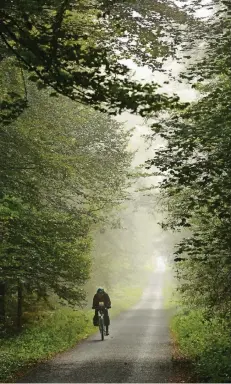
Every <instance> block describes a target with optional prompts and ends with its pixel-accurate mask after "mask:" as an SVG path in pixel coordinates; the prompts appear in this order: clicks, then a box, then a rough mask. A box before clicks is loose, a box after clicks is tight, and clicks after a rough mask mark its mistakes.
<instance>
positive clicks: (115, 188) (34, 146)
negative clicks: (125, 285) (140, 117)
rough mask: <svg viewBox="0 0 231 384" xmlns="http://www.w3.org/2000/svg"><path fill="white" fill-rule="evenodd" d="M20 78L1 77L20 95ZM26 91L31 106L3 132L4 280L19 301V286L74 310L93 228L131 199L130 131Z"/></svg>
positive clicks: (0, 212) (0, 272)
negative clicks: (52, 295)
mask: <svg viewBox="0 0 231 384" xmlns="http://www.w3.org/2000/svg"><path fill="white" fill-rule="evenodd" d="M10 62H11V61H10ZM3 67H5V62H4V66H3ZM11 73H14V74H15V80H14V81H12V83H10V84H8V76H9V74H11ZM17 73H18V72H17V69H15V67H13V68H9V72H8V70H7V71H6V72H5V73H2V78H1V80H2V84H3V92H4V91H5V90H7V89H10V90H11V89H13V90H14V89H15V88H17V86H18V89H19V90H20V89H21V88H20V86H21V77H20V76H19V77H18V76H17ZM25 85H26V89H27V100H28V101H27V103H28V108H27V109H26V110H24V111H23V113H21V115H20V116H18V118H17V119H14V120H12V121H9V122H8V123H7V124H3V125H1V126H0V130H1V135H2V138H3V139H2V141H1V144H0V148H1V154H0V161H1V164H2V168H1V171H0V173H1V181H0V223H1V224H0V225H1V248H0V280H1V281H4V282H5V283H7V284H8V285H9V287H8V292H9V293H10V294H12V295H13V290H15V293H16V287H17V285H18V282H19V281H20V282H21V283H23V286H24V295H25V296H27V295H30V294H31V293H37V295H38V296H43V297H44V296H46V295H47V294H50V293H52V292H53V293H55V294H57V295H58V296H59V297H60V298H61V299H62V300H65V301H68V302H69V303H70V304H72V305H74V304H76V303H80V302H81V303H82V302H83V299H84V297H85V293H84V285H85V283H86V280H87V279H88V278H89V270H90V263H91V260H90V249H91V241H92V240H91V230H92V228H93V226H95V225H96V224H97V223H99V222H102V221H104V222H106V221H107V220H108V215H109V213H110V211H111V209H112V208H113V207H116V206H117V205H118V204H120V202H121V201H122V200H123V199H124V198H125V189H126V185H127V177H126V175H127V171H128V169H129V166H130V160H131V154H128V152H127V150H126V147H127V142H128V138H129V132H123V131H122V129H121V127H120V126H119V125H118V124H117V123H116V122H115V121H113V120H111V119H110V118H109V117H108V116H105V115H103V114H102V113H100V112H96V111H94V110H92V109H90V108H89V107H83V106H81V105H78V104H76V103H75V102H72V101H71V100H69V99H67V98H65V97H63V96H60V97H59V99H57V100H56V101H55V103H54V100H53V98H50V97H49V92H48V91H47V90H43V91H38V90H37V89H36V87H35V86H34V85H32V84H30V83H28V82H27V80H26V78H25ZM12 300H13V299H12Z"/></svg>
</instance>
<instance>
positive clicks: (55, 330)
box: [0, 286, 142, 382]
mask: <svg viewBox="0 0 231 384" xmlns="http://www.w3.org/2000/svg"><path fill="white" fill-rule="evenodd" d="M141 294H142V288H141V287H139V286H137V287H133V288H125V287H120V288H119V289H118V288H117V290H116V291H115V292H114V293H113V292H112V295H111V297H112V303H113V307H112V309H111V311H110V314H111V317H114V316H116V315H117V314H119V313H120V312H122V311H123V310H126V309H128V308H130V307H132V306H133V305H135V304H136V302H137V301H138V300H139V298H140V297H141ZM92 317H93V312H92V310H78V311H74V310H72V309H70V308H60V309H58V310H56V311H50V312H46V313H45V314H44V318H43V319H42V320H39V321H38V322H37V323H33V325H31V326H29V327H28V328H26V329H24V330H23V331H22V332H21V333H20V334H19V335H14V336H11V337H7V338H3V339H0V342H1V350H0V361H1V364H0V382H12V381H13V380H14V379H15V378H16V377H18V376H20V375H23V373H24V372H25V370H26V369H27V368H28V367H30V366H32V365H33V364H36V363H38V362H40V361H43V360H46V359H49V358H51V357H52V356H54V355H55V354H57V353H59V352H63V351H65V350H67V349H69V348H71V347H73V346H74V345H75V344H76V343H78V342H79V341H80V340H83V339H85V338H86V337H88V336H89V335H91V334H93V333H94V332H96V331H98V329H96V328H95V327H94V326H93V325H92Z"/></svg>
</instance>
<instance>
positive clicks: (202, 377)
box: [171, 310, 231, 383]
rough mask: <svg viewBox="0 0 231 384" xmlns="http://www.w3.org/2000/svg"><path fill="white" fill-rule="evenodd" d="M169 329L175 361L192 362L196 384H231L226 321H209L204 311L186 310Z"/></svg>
mask: <svg viewBox="0 0 231 384" xmlns="http://www.w3.org/2000/svg"><path fill="white" fill-rule="evenodd" d="M171 328H172V332H173V337H174V344H175V346H176V349H177V354H175V356H173V358H174V361H175V362H178V363H179V362H184V361H185V362H186V363H188V362H191V364H192V366H193V371H194V372H195V375H196V377H197V378H199V379H197V381H196V382H210V383H211V382H213V383H230V379H231V364H230V361H231V345H230V327H229V324H228V323H227V321H225V320H224V319H221V318H219V317H217V316H215V315H214V316H213V317H212V318H209V319H208V317H206V316H205V312H204V311H203V310H188V311H182V312H180V313H178V314H177V315H176V316H175V317H174V318H173V320H172V326H171ZM198 380H199V381H198ZM194 382H195V381H194Z"/></svg>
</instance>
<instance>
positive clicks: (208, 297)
mask: <svg viewBox="0 0 231 384" xmlns="http://www.w3.org/2000/svg"><path fill="white" fill-rule="evenodd" d="M180 3H181V6H177V5H176V4H175V3H174V2H171V1H163V2H158V1H157V2H153V1H150V0H144V1H139V0H134V1H132V0H131V1H129V0H127V1H122V0H121V1H119V0H118V1H116V0H105V1H97V0H95V1H90V0H89V1H81V0H79V1H78V0H72V1H71V0H39V1H35V0H34V1H33V0H12V1H8V0H6V1H4V0H2V2H1V10H0V14H1V19H2V24H1V26H0V33H1V40H0V60H1V61H0V79H1V122H0V130H1V142H0V145H1V150H0V158H1V170H0V172H1V178H0V185H1V188H0V226H1V227H0V228H1V232H0V234H1V248H0V280H1V286H0V287H1V288H0V289H1V292H0V293H1V296H0V298H1V302H0V303H1V304H0V315H1V324H2V326H3V327H5V326H7V327H10V328H12V327H14V326H15V314H17V326H18V327H19V328H20V327H21V325H22V324H21V323H22V318H23V316H22V315H23V310H27V311H28V308H32V307H33V306H34V305H35V303H36V302H38V301H40V300H43V301H44V302H47V301H49V298H51V297H52V300H54V297H55V298H56V300H60V302H61V303H63V304H65V303H69V305H77V304H81V303H83V301H84V299H85V289H84V287H85V285H86V283H87V282H88V279H89V277H90V271H91V269H92V263H95V262H96V264H97V259H96V261H94V262H93V260H92V254H91V249H92V247H93V238H94V233H96V232H97V231H100V230H102V228H105V227H107V226H108V227H110V231H111V230H112V232H113V229H111V227H113V226H115V225H116V223H115V222H114V221H113V220H114V214H115V212H116V211H117V210H118V209H120V208H121V204H123V203H124V202H125V201H126V199H127V198H129V196H128V186H129V185H130V183H132V182H133V180H134V178H135V174H134V173H133V172H132V171H131V159H132V154H131V153H129V152H128V151H127V144H128V141H129V137H130V134H131V133H130V132H128V131H126V130H125V129H123V127H122V126H121V125H119V124H118V123H116V122H115V120H113V119H112V117H111V116H112V115H116V114H117V113H121V112H122V111H124V110H127V111H130V112H132V113H137V114H140V115H141V116H143V117H147V118H148V119H149V118H151V120H152V121H153V119H155V123H154V124H152V130H153V136H154V138H155V137H161V138H162V139H163V142H164V145H163V147H162V148H160V149H158V150H157V151H156V153H155V155H154V157H153V158H152V159H150V160H149V161H148V162H147V164H146V167H147V168H150V169H152V167H154V168H155V172H156V170H157V171H158V172H159V175H160V176H161V177H162V181H161V182H160V184H159V187H160V194H161V199H160V200H161V202H162V203H161V207H162V209H163V210H164V215H165V217H166V219H165V220H164V221H163V222H162V228H164V229H165V230H166V231H168V232H169V233H170V232H171V231H177V232H178V231H179V232H180V231H182V234H184V233H187V236H183V239H182V241H181V242H180V244H178V245H177V246H176V251H175V255H174V257H173V258H174V260H175V263H176V264H175V265H176V271H177V277H178V300H179V304H178V305H179V307H180V308H183V311H181V312H179V314H178V315H177V317H176V318H175V319H174V321H173V331H174V333H175V335H176V338H177V340H178V344H179V349H180V351H181V353H182V354H183V356H184V357H186V358H187V359H190V360H192V361H193V362H195V363H196V367H197V371H198V373H199V374H200V377H201V380H205V381H213V382H217V381H218V382H229V381H230V378H231V365H230V358H231V347H230V325H231V299H230V297H231V288H230V281H231V280H230V277H231V258H230V252H231V234H230V233H231V232H230V227H229V225H231V210H230V201H231V183H230V176H231V175H230V174H231V161H230V148H231V147H230V145H231V129H230V121H231V115H230V102H231V88H230V87H231V86H230V75H231V74H230V70H231V56H230V55H231V53H230V47H231V34H230V26H231V21H230V14H231V4H230V3H229V1H223V0H211V2H210V3H208V4H207V5H205V4H204V2H203V1H201V0H191V1H190V3H189V2H186V1H184V0H181V1H180ZM198 9H199V10H200V11H201V10H203V9H204V11H210V13H207V14H208V15H209V16H207V18H206V19H203V18H198V17H197V15H196V11H197V10H198ZM169 57H172V58H173V59H174V60H177V61H178V62H180V63H184V64H185V70H184V71H183V72H182V73H181V75H180V77H179V78H178V79H177V81H180V82H186V83H189V84H191V86H192V87H193V88H194V89H196V90H197V91H198V98H197V100H195V101H194V102H192V103H190V104H189V103H185V102H184V101H182V100H179V97H177V96H176V95H173V94H169V95H167V94H164V93H161V91H160V90H159V88H158V84H156V83H145V82H138V81H136V80H134V78H133V77H132V73H131V71H130V70H129V68H128V67H127V66H126V65H125V64H124V61H123V59H127V58H129V59H132V60H134V61H135V62H136V63H137V64H138V65H147V66H148V67H149V68H151V69H153V70H159V71H164V69H163V67H162V64H163V63H164V62H165V60H166V59H167V58H169ZM168 75H169V77H170V78H171V73H168ZM163 112H164V114H163ZM185 229H187V232H186V231H185ZM109 238H110V235H109ZM96 244H97V241H96ZM94 246H95V245H94ZM99 250H100V247H99ZM147 253H148V252H147ZM121 255H123V256H121ZM130 255H131V258H129V257H130V256H129V255H128V254H126V255H125V254H124V253H123V252H121V253H120V257H121V260H124V265H128V266H129V268H128V270H129V271H128V272H129V273H130V272H131V268H130V266H131V265H133V262H134V260H133V259H132V252H131V254H130ZM98 257H99V262H100V263H102V264H103V266H104V268H105V269H106V272H105V274H106V275H107V273H109V272H110V271H109V270H107V265H109V264H110V265H112V264H111V263H107V261H108V259H107V258H108V252H107V250H104V252H103V250H102V252H101V251H99V255H98ZM110 257H111V258H112V257H113V255H111V254H110ZM126 257H127V260H125V259H126ZM96 258H97V256H96ZM121 265H122V262H121V263H118V264H117V265H116V266H115V268H118V269H117V272H116V273H117V275H118V276H120V275H121V272H120V269H119V268H121V271H122V270H123V271H125V270H126V268H125V267H124V265H123V266H121ZM113 268H114V267H113ZM109 269H110V268H109ZM136 272H137V271H136ZM110 273H111V272H110ZM211 335H212V336H211Z"/></svg>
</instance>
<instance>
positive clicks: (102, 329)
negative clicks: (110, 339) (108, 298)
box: [98, 302, 106, 341]
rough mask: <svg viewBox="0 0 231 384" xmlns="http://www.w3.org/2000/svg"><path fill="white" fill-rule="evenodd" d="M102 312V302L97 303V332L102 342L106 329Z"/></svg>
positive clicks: (103, 309) (103, 308)
mask: <svg viewBox="0 0 231 384" xmlns="http://www.w3.org/2000/svg"><path fill="white" fill-rule="evenodd" d="M104 311H105V306H104V302H99V308H98V319H99V332H100V335H101V340H102V341H103V340H104V336H105V334H106V329H105V324H104Z"/></svg>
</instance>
